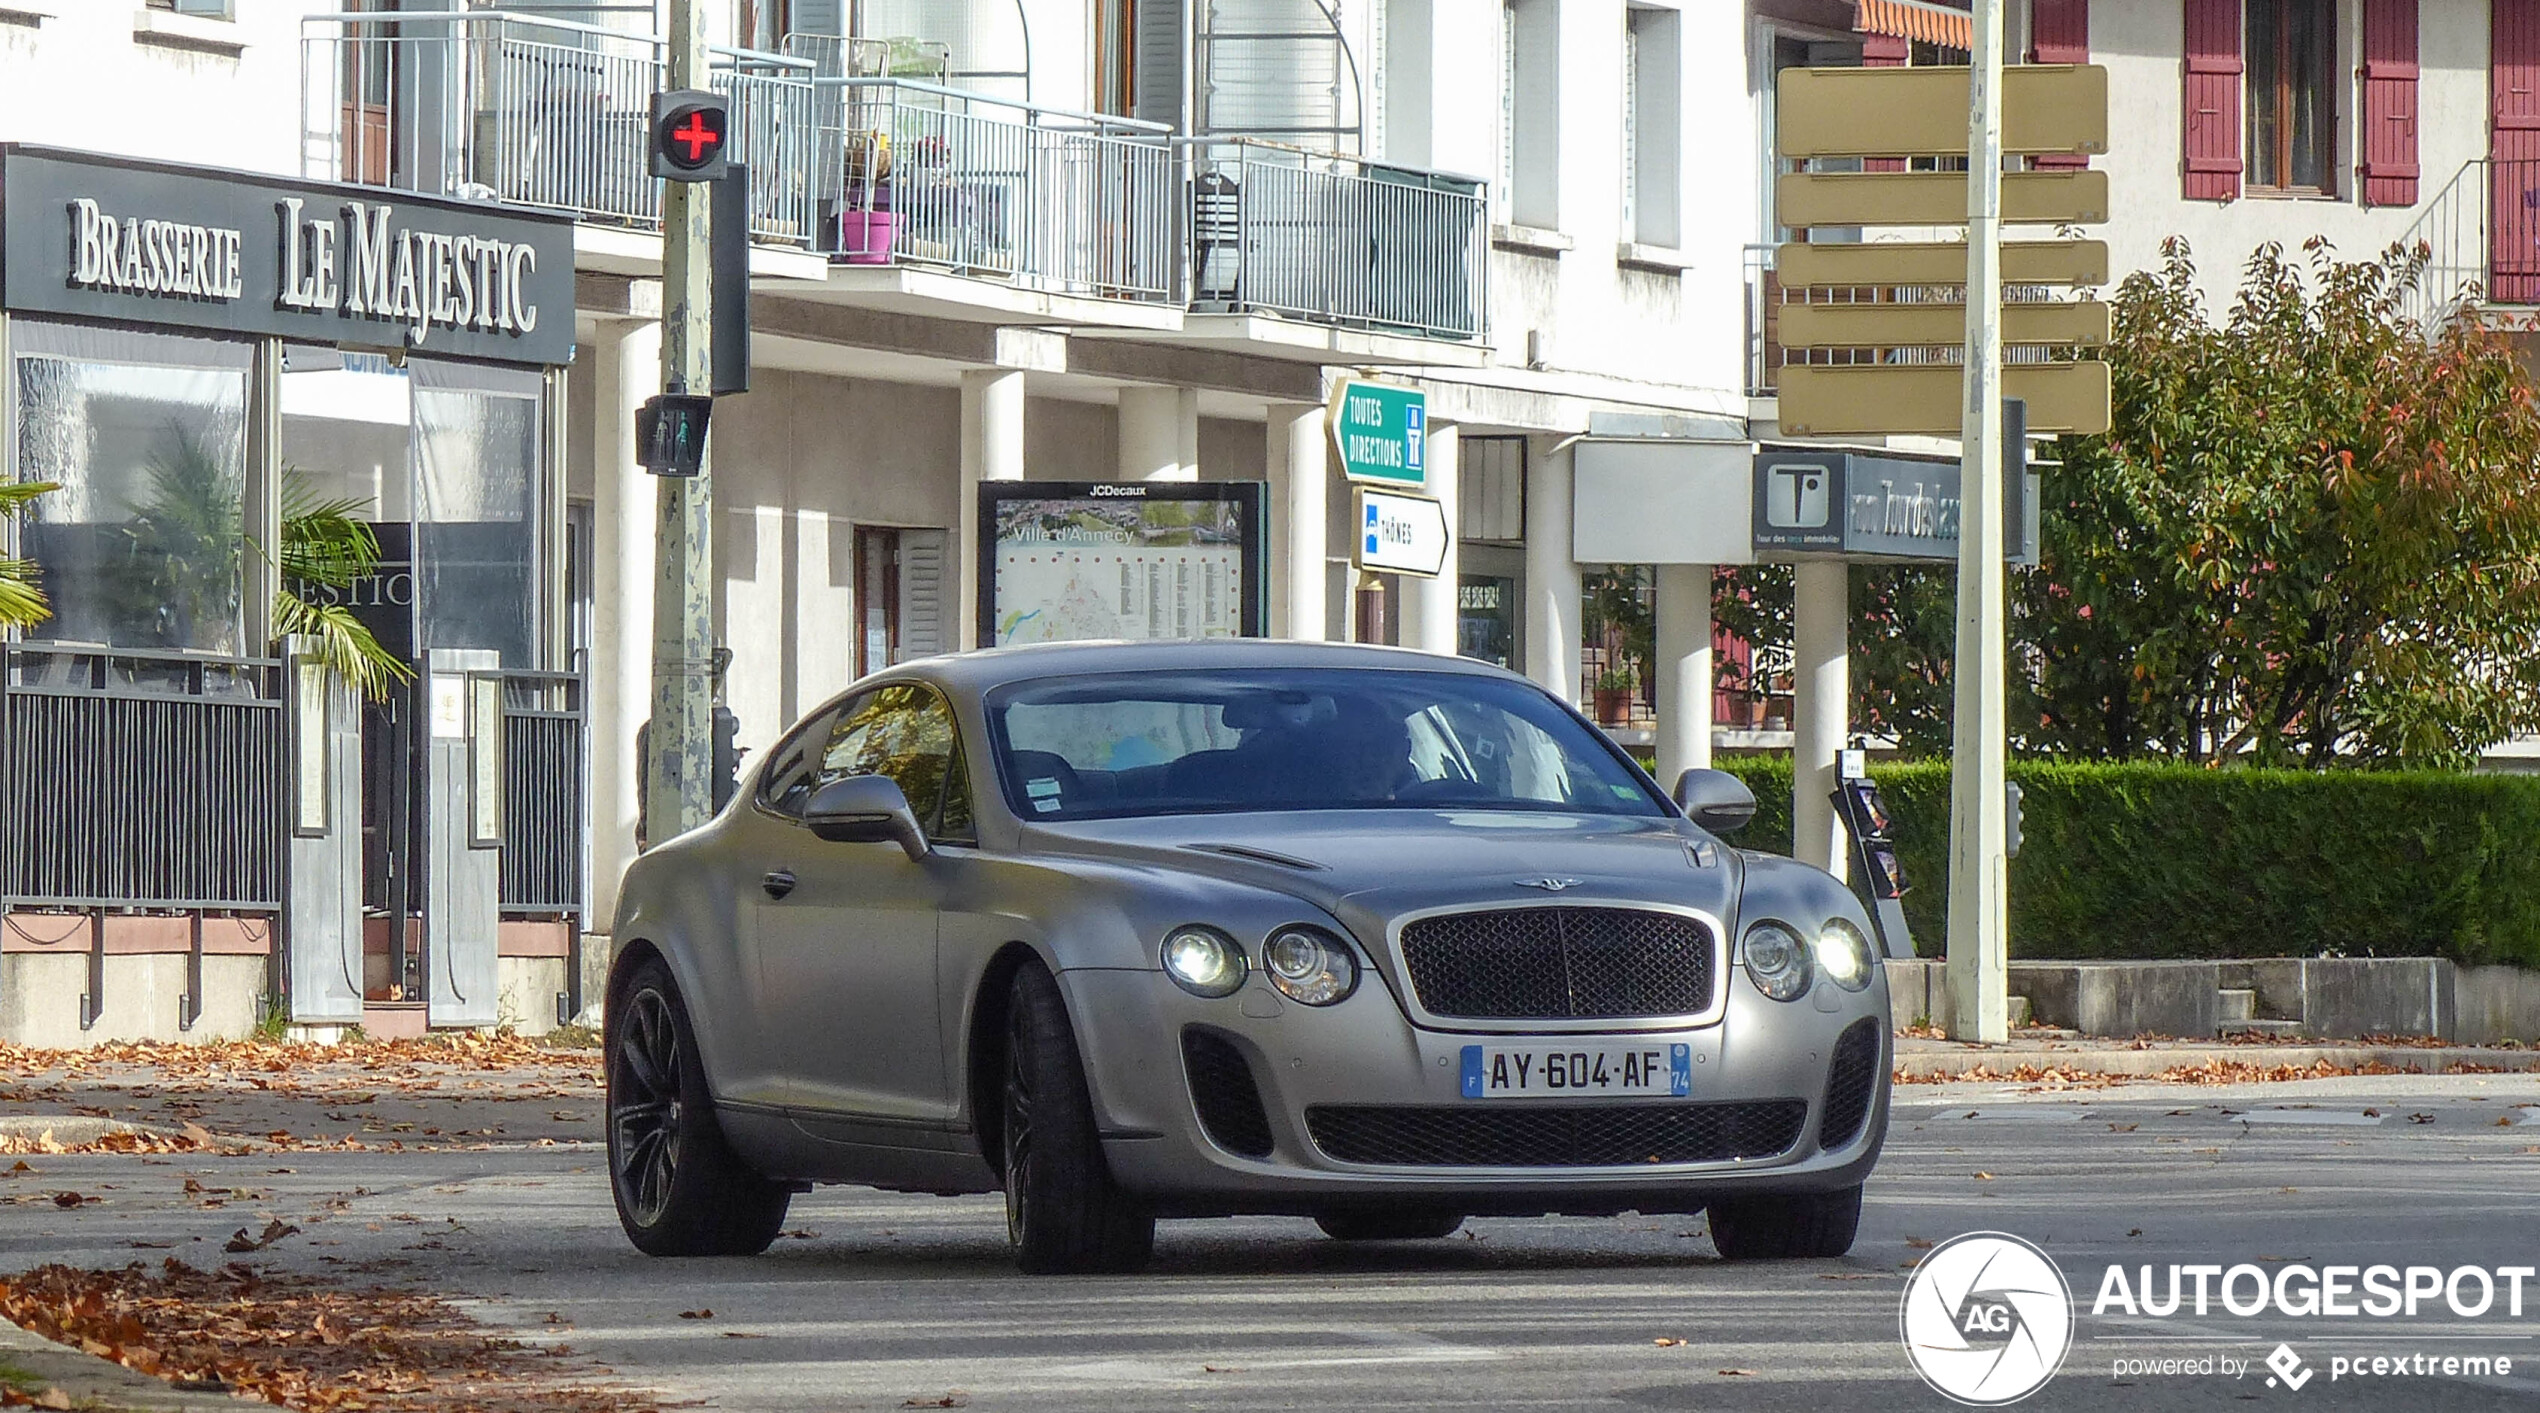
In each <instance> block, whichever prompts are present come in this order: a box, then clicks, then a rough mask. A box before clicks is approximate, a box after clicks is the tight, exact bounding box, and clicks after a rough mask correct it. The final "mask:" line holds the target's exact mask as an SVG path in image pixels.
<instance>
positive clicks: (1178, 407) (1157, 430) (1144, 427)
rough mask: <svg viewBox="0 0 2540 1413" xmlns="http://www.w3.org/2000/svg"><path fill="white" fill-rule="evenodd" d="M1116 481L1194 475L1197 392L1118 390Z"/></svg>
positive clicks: (1192, 477)
mask: <svg viewBox="0 0 2540 1413" xmlns="http://www.w3.org/2000/svg"><path fill="white" fill-rule="evenodd" d="M1120 479H1121V480H1124V481H1196V480H1198V479H1199V390H1198V389H1196V388H1122V389H1121V390H1120Z"/></svg>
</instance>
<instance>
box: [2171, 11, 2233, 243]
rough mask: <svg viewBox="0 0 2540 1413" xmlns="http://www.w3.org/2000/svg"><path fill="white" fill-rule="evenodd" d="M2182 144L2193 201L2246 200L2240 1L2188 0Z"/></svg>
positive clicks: (2186, 189)
mask: <svg viewBox="0 0 2540 1413" xmlns="http://www.w3.org/2000/svg"><path fill="white" fill-rule="evenodd" d="M2186 4H2187V44H2186V50H2187V56H2186V57H2187V63H2186V69H2187V85H2186V95H2185V102H2184V104H2183V106H2182V111H2181V113H2180V115H2179V116H2180V123H2179V128H2180V144H2181V147H2182V149H2183V151H2182V154H2181V155H2182V157H2183V158H2184V175H2185V178H2186V180H2185V183H2184V186H2183V189H2182V191H2181V193H2180V194H2181V195H2183V196H2185V197H2186V198H2187V199H2188V200H2190V201H2230V200H2234V199H2235V198H2237V197H2238V196H2239V195H2240V0H2186Z"/></svg>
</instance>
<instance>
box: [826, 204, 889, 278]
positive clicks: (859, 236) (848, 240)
mask: <svg viewBox="0 0 2540 1413" xmlns="http://www.w3.org/2000/svg"><path fill="white" fill-rule="evenodd" d="M892 224H893V216H892V213H891V212H888V211H842V212H840V213H839V214H838V248H839V249H840V250H842V251H844V252H845V253H846V258H847V263H848V264H850V265H888V264H890V263H891V228H892Z"/></svg>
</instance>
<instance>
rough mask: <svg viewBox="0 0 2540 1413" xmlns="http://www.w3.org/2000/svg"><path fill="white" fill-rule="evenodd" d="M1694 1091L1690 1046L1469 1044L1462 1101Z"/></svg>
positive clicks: (1669, 1094)
mask: <svg viewBox="0 0 2540 1413" xmlns="http://www.w3.org/2000/svg"><path fill="white" fill-rule="evenodd" d="M1692 1092H1693V1047H1692V1046H1690V1045H1467V1046H1465V1047H1464V1097H1465V1098H1467V1099H1521V1098H1533V1097H1535V1096H1538V1095H1545V1094H1559V1095H1568V1096H1577V1095H1581V1094H1588V1095H1607V1094H1614V1095H1621V1094H1656V1095H1667V1096H1671V1097H1674V1098H1679V1099H1680V1098H1683V1097H1684V1096H1685V1095H1687V1094H1690V1093H1692Z"/></svg>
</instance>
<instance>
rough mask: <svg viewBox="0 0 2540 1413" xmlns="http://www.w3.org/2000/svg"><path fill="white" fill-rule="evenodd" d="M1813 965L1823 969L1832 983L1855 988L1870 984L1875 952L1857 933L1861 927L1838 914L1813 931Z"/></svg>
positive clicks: (1876, 962)
mask: <svg viewBox="0 0 2540 1413" xmlns="http://www.w3.org/2000/svg"><path fill="white" fill-rule="evenodd" d="M1817 965H1818V966H1820V967H1822V968H1824V969H1825V973H1826V975H1827V976H1829V977H1832V978H1833V979H1834V984H1835V985H1837V986H1840V987H1842V988H1843V989H1844V990H1846V991H1858V990H1860V989H1861V988H1862V987H1865V986H1867V985H1869V984H1870V972H1871V971H1872V970H1873V969H1875V968H1876V967H1877V966H1878V955H1877V954H1876V953H1874V952H1872V951H1871V950H1870V939H1869V938H1867V937H1864V936H1862V935H1861V929H1859V928H1857V927H1854V926H1853V925H1852V924H1851V923H1848V922H1846V921H1844V920H1843V919H1842V918H1833V919H1830V920H1828V921H1827V923H1826V926H1825V930H1824V931H1822V932H1819V933H1818V934H1817Z"/></svg>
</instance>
